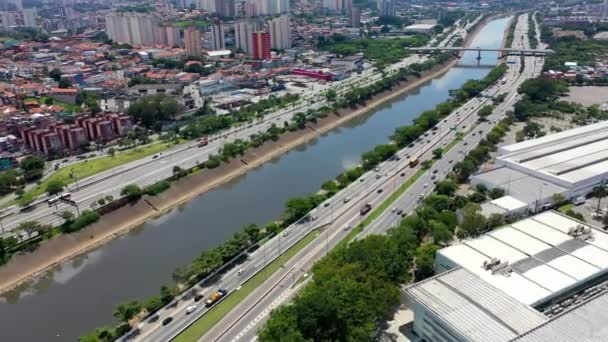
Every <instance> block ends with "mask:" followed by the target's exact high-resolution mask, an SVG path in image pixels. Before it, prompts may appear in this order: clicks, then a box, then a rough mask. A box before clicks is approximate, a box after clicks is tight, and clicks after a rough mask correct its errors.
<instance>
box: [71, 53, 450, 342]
mask: <svg viewBox="0 0 608 342" xmlns="http://www.w3.org/2000/svg"><path fill="white" fill-rule="evenodd" d="M434 61H436V62H437V63H439V62H442V61H445V59H442V58H441V57H440V56H438V57H437V58H436V59H435V60H434ZM425 67H426V68H430V67H432V65H430V64H429V63H427V64H425ZM412 73H415V71H412V70H411V69H400V70H399V71H397V72H395V73H394V74H392V75H391V76H387V77H385V78H383V79H382V80H380V81H378V82H377V83H378V84H377V85H375V86H374V85H372V86H369V87H365V88H366V90H365V91H364V92H365V93H366V94H369V95H366V96H361V94H362V91H361V90H355V89H353V90H351V92H355V93H358V94H359V95H358V96H357V102H356V103H353V102H345V101H342V100H343V99H338V96H337V94H336V95H335V96H331V95H330V96H329V97H330V98H333V100H334V101H335V102H334V106H333V108H332V107H328V106H325V107H322V108H320V109H318V110H308V111H306V112H302V113H297V114H295V115H294V117H293V119H292V120H291V122H285V123H284V124H283V127H279V126H277V125H275V124H273V125H271V127H270V128H269V129H268V130H267V131H266V132H261V133H257V134H254V135H252V136H251V137H250V139H249V140H247V141H245V140H235V141H234V142H232V143H227V144H225V145H224V146H222V148H221V149H220V151H219V153H218V154H217V155H212V156H210V157H209V160H208V161H207V162H206V163H205V166H206V167H207V168H213V167H217V166H219V164H221V162H224V161H228V160H230V159H232V158H234V157H236V156H238V155H242V154H243V153H244V152H245V151H246V150H247V149H249V148H252V147H257V146H260V145H261V144H263V143H264V142H265V141H267V140H276V139H278V137H279V135H280V134H282V133H284V132H286V131H294V130H297V129H302V128H304V127H305V124H306V122H314V121H316V120H317V119H319V118H322V117H325V116H327V115H328V113H329V112H331V111H332V110H333V111H335V110H337V109H338V108H341V107H343V106H354V105H356V104H358V103H362V102H364V101H366V100H367V99H368V98H369V97H371V96H372V95H373V94H375V93H377V92H380V91H383V90H385V89H387V88H390V87H392V86H393V85H394V84H395V83H397V82H400V81H402V80H404V79H406V76H407V75H411V74H412ZM346 97H349V96H348V94H347V95H345V96H344V98H346ZM296 100H298V97H297V96H291V97H283V98H274V97H271V98H269V99H267V100H264V101H263V102H260V103H258V106H255V107H253V108H252V107H247V108H244V109H243V110H242V111H240V112H241V114H242V115H241V116H240V117H241V120H250V119H253V118H257V117H259V116H260V115H264V113H265V112H267V111H268V110H269V109H271V108H273V109H275V108H277V107H279V108H280V107H284V106H286V105H288V104H289V103H292V102H294V101H296ZM231 124H233V121H232V120H231V119H229V117H228V116H203V117H202V118H201V119H200V120H199V121H198V122H197V123H195V124H194V125H191V126H190V127H187V128H185V129H184V130H182V132H181V133H180V134H183V135H184V137H187V138H190V139H192V138H196V137H198V136H202V135H206V134H211V133H214V132H217V131H219V130H220V129H221V128H220V127H224V128H226V127H229V126H230V125H231ZM216 129H217V130H216ZM396 148H397V147H396V146H395V145H393V144H388V145H382V146H379V147H377V148H375V149H374V150H372V151H369V152H366V153H364V154H363V156H362V159H363V163H364V165H363V166H357V167H355V168H353V169H350V170H347V171H345V172H343V173H342V174H340V175H339V176H338V177H336V179H335V180H332V181H327V182H325V183H323V185H322V189H323V190H324V191H323V192H322V193H315V194H311V195H308V196H302V197H296V198H292V199H290V200H288V201H287V202H286V204H285V211H284V213H283V214H282V215H281V219H280V220H279V221H276V222H270V223H268V224H267V225H266V226H265V227H264V228H263V229H262V228H261V227H258V226H257V225H255V224H250V225H247V226H245V227H243V230H242V232H241V233H236V234H235V235H234V236H233V237H232V238H231V239H229V240H228V241H226V242H225V243H223V244H222V245H220V246H218V247H215V248H213V249H211V250H209V251H204V252H202V253H201V255H200V256H199V257H197V258H196V259H195V260H193V261H192V262H191V263H190V264H188V265H184V266H181V267H178V268H177V269H176V270H175V271H174V272H173V280H174V281H175V284H174V285H169V286H166V285H163V286H161V291H160V295H158V296H154V297H151V298H149V299H148V300H146V301H144V302H143V303H142V302H139V301H128V302H126V303H123V304H121V305H119V306H118V307H117V309H116V311H115V317H117V318H118V319H119V320H120V321H121V323H120V324H119V325H118V326H115V327H104V328H100V329H97V330H96V331H94V332H92V333H89V334H87V335H85V336H83V337H81V340H82V341H98V340H100V339H101V340H107V339H109V338H117V337H118V336H120V335H121V334H124V333H126V332H127V331H128V321H129V320H130V319H132V318H133V317H134V316H135V315H137V314H139V313H140V312H141V311H142V310H145V312H146V313H147V314H151V313H153V312H154V311H156V310H158V309H159V308H161V307H162V306H164V305H166V304H168V303H169V302H170V301H171V300H173V299H174V298H175V296H176V295H177V294H178V293H179V292H180V290H181V289H182V288H184V287H187V286H190V285H194V284H196V283H197V282H199V281H201V280H202V279H204V278H205V277H208V276H209V275H211V274H212V273H214V272H217V271H218V269H222V268H223V267H225V266H231V265H227V263H228V262H230V261H231V260H233V259H235V258H237V257H238V256H240V255H242V256H243V257H244V254H243V253H244V252H246V251H248V250H250V249H252V248H255V246H257V243H258V242H259V241H260V240H261V239H262V238H264V237H268V236H274V235H275V234H277V233H279V232H280V231H281V230H283V229H285V228H286V227H288V226H289V225H291V224H292V223H294V222H296V221H298V220H300V219H305V217H306V216H307V215H308V212H310V210H312V209H313V208H315V207H316V206H318V205H320V204H321V203H322V202H323V201H325V200H326V199H328V198H330V197H331V196H333V195H334V194H335V193H337V192H338V191H339V190H340V189H343V188H345V187H347V186H348V185H349V184H350V183H352V182H354V181H355V180H357V179H358V178H359V177H360V176H361V175H362V174H363V173H364V172H365V170H366V169H369V168H372V167H373V166H374V165H376V164H377V163H379V162H380V161H382V160H385V159H387V158H389V157H390V156H391V155H393V154H394V153H395V152H396ZM144 193H146V189H141V188H139V187H138V186H137V185H134V184H132V185H128V186H127V187H125V188H124V189H123V190H122V192H121V195H122V196H126V197H128V198H130V199H132V200H135V199H138V198H139V197H141V195H143V194H144ZM102 336H105V338H104V337H102Z"/></svg>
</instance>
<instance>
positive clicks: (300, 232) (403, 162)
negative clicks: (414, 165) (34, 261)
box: [131, 56, 459, 341]
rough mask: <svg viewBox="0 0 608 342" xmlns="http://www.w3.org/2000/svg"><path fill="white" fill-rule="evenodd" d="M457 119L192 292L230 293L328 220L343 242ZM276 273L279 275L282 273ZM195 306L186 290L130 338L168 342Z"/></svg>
mask: <svg viewBox="0 0 608 342" xmlns="http://www.w3.org/2000/svg"><path fill="white" fill-rule="evenodd" d="M421 60H423V57H417V56H411V57H408V58H406V59H404V60H403V61H401V62H400V63H397V64H396V65H393V66H391V67H389V68H387V69H388V72H390V71H391V70H397V69H398V68H400V67H403V66H406V65H408V64H411V63H416V62H420V61H421ZM380 77H381V75H380V74H371V73H369V76H368V77H367V78H366V81H367V83H368V84H369V83H371V82H375V81H376V80H378V79H379V78H380ZM351 84H352V83H351ZM334 86H335V85H334ZM350 87H351V85H350V84H340V85H337V87H336V88H337V90H338V91H339V92H341V91H346V90H348V89H350ZM458 121H459V119H458V118H457V116H455V115H454V116H450V118H448V120H446V122H445V123H444V124H442V125H441V128H442V130H437V131H435V132H434V134H431V133H429V137H426V138H425V140H424V141H422V142H421V143H416V144H415V145H414V147H412V148H408V149H407V150H404V151H401V152H400V153H399V155H400V157H401V159H400V160H398V161H389V162H385V163H382V164H381V165H380V170H379V171H378V172H376V171H371V172H368V173H367V174H365V175H363V176H362V177H361V178H360V179H359V180H358V181H355V182H353V183H352V184H350V185H349V186H348V187H347V188H346V189H343V190H342V191H340V192H339V193H338V194H336V195H335V196H334V197H333V198H331V199H330V200H328V201H326V202H325V203H322V204H321V205H320V206H319V207H318V208H315V209H314V210H313V211H311V213H310V214H309V216H308V217H310V218H313V217H314V218H316V219H311V220H307V221H305V222H304V221H302V222H299V223H296V224H293V225H292V226H290V227H288V228H287V229H286V231H287V232H288V233H287V235H286V236H284V235H281V236H277V237H275V238H273V239H272V240H271V241H269V242H267V243H266V244H264V245H263V247H262V248H261V249H259V250H257V251H256V252H254V253H252V254H251V255H249V256H248V258H247V260H246V261H245V263H244V264H242V265H240V266H239V267H236V268H235V269H234V270H232V271H230V272H228V273H226V274H224V275H222V277H221V279H220V280H219V281H218V282H216V283H215V284H214V285H213V286H205V285H201V284H199V285H197V286H195V290H196V291H197V293H200V294H203V295H204V296H205V297H207V296H208V295H209V294H211V293H212V292H213V291H215V290H217V289H218V288H223V289H227V290H229V291H230V292H232V291H238V288H239V286H240V285H241V284H242V283H243V282H245V281H246V280H247V279H248V278H249V277H251V276H253V275H255V274H256V273H257V272H258V271H259V270H261V269H262V268H263V267H264V266H265V265H266V264H267V263H269V262H271V261H272V260H273V259H274V258H275V257H277V256H278V255H280V253H281V252H282V251H284V250H285V249H286V248H288V247H290V246H291V245H293V244H295V243H296V242H297V241H299V240H301V239H302V238H303V237H304V236H306V235H307V234H308V233H310V232H311V231H312V230H314V229H319V228H324V227H327V226H329V225H330V224H331V226H332V227H335V226H336V225H338V226H340V227H341V229H338V232H337V233H336V232H334V233H331V232H330V230H326V231H327V232H330V233H328V234H330V236H326V240H327V241H328V242H329V243H330V245H331V243H332V241H336V242H337V241H339V240H341V239H342V238H343V235H344V234H347V233H348V231H346V230H344V227H345V226H351V225H352V226H354V225H356V224H357V223H358V222H359V221H360V220H361V219H362V217H363V216H361V215H360V214H359V210H360V208H361V207H362V206H363V205H364V204H365V203H370V204H372V205H374V204H376V203H377V202H378V201H381V200H383V199H385V198H386V196H388V193H389V191H388V190H389V188H391V187H394V186H395V184H397V182H398V181H397V179H404V178H405V177H407V176H408V175H410V174H411V173H412V172H413V170H414V169H410V168H409V166H408V158H407V157H406V156H407V155H408V153H411V154H412V155H415V154H422V153H424V152H427V151H428V150H429V149H430V148H431V147H432V146H434V144H435V143H436V142H437V141H439V139H442V138H443V137H444V134H450V135H451V136H452V137H453V136H454V134H455V133H454V132H452V131H450V130H449V127H450V126H449V125H456V124H457V122H458ZM370 189H375V190H374V191H377V190H378V189H382V191H381V192H380V193H379V192H373V191H372V193H370V192H369V191H370ZM385 190H387V191H385ZM345 217H347V219H345ZM326 247H327V246H326ZM321 249H322V248H320V247H318V245H317V248H316V249H315V250H317V251H318V252H319V253H320V252H321V251H320V250H321ZM295 259H297V260H299V262H300V264H299V265H300V267H309V266H310V264H308V263H306V262H305V260H311V263H312V262H314V261H315V260H317V258H316V257H313V256H308V257H303V258H298V257H296V258H295ZM284 267H286V266H284ZM239 269H242V272H239V271H238V270H239ZM284 269H285V268H284ZM297 269H298V268H295V269H293V270H292V273H290V274H291V275H290V276H285V275H284V274H283V276H285V279H287V278H290V277H291V279H292V281H293V280H294V279H296V275H298V276H299V274H300V273H298V272H297ZM278 273H279V274H282V272H278ZM275 277H276V276H275V275H273V276H272V278H271V280H272V279H274V278H275ZM258 290H259V289H258ZM251 297H252V296H248V298H251ZM193 304H194V301H193V298H192V295H191V290H188V291H186V295H184V296H180V297H179V298H178V299H177V301H176V303H172V304H171V305H169V306H168V307H165V308H163V309H161V310H159V312H158V317H153V318H154V319H153V320H150V319H148V320H147V321H145V322H143V323H142V324H140V327H139V334H138V335H137V336H133V338H131V339H132V340H138V341H148V340H154V341H167V340H170V339H172V338H173V337H174V336H176V335H177V334H179V332H181V331H182V330H183V329H184V328H186V327H187V326H189V325H190V324H191V323H192V322H194V321H195V320H196V319H198V318H199V317H200V316H202V315H203V314H204V313H206V312H207V311H208V309H207V308H205V307H204V303H203V301H201V302H199V303H198V304H197V305H198V307H197V310H196V311H195V312H193V313H191V314H189V315H186V313H185V308H186V307H188V306H190V305H193ZM169 316H171V317H173V318H174V320H173V322H171V323H170V324H168V325H167V326H162V324H161V322H162V320H163V319H165V318H166V317H169Z"/></svg>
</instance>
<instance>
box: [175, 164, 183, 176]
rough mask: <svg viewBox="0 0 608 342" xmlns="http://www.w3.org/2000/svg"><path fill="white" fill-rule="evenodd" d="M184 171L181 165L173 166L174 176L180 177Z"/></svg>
mask: <svg viewBox="0 0 608 342" xmlns="http://www.w3.org/2000/svg"><path fill="white" fill-rule="evenodd" d="M183 173H184V169H182V168H181V167H179V166H178V165H175V166H174V167H173V176H174V177H179V176H181V175H182V174H183Z"/></svg>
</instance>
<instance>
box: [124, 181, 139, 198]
mask: <svg viewBox="0 0 608 342" xmlns="http://www.w3.org/2000/svg"><path fill="white" fill-rule="evenodd" d="M142 194H143V192H142V190H141V188H140V187H139V186H138V185H137V184H129V185H127V186H125V187H124V188H122V190H121V191H120V195H122V196H125V197H129V198H132V199H137V198H139V197H141V195H142Z"/></svg>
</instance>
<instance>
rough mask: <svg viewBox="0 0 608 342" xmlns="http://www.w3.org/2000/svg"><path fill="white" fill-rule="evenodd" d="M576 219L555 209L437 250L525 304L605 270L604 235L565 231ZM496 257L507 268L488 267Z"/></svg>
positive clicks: (575, 222)
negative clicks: (508, 270) (506, 271)
mask: <svg viewBox="0 0 608 342" xmlns="http://www.w3.org/2000/svg"><path fill="white" fill-rule="evenodd" d="M580 224H581V223H580V222H578V221H575V220H573V219H571V218H568V217H566V216H563V215H561V214H559V213H557V212H552V213H542V214H539V215H537V216H533V217H530V218H527V219H524V220H521V221H518V222H514V223H512V224H511V225H510V226H506V227H503V228H500V229H497V230H494V231H492V232H489V233H487V234H484V235H481V236H479V237H477V238H475V239H469V240H464V241H462V242H461V243H459V244H455V245H452V246H449V247H446V248H444V249H441V250H439V251H438V252H437V253H438V255H440V256H441V257H442V258H446V259H447V260H450V261H451V262H452V263H454V264H456V265H458V266H461V267H463V268H466V269H468V270H469V271H470V272H472V273H474V274H475V275H477V276H478V277H479V278H481V279H483V280H485V281H487V282H488V283H490V284H491V285H493V286H494V287H496V288H499V289H502V290H503V291H505V292H506V293H507V294H508V295H510V296H511V297H513V298H515V299H517V300H519V301H520V302H522V303H524V304H533V303H539V302H542V301H543V300H544V299H546V298H547V297H548V296H551V295H552V294H556V293H559V292H561V291H564V290H567V289H569V288H571V287H572V286H574V285H575V284H577V283H578V282H580V281H584V280H585V279H588V278H590V277H595V276H596V275H599V274H601V273H602V271H603V270H605V269H606V265H607V264H608V261H607V260H606V259H605V258H606V256H608V254H607V253H608V251H604V250H603V249H602V248H601V247H602V246H603V245H604V243H606V244H608V234H606V233H604V232H602V231H600V230H598V229H595V228H592V235H591V237H592V239H589V240H583V239H578V238H574V237H573V236H571V235H569V234H568V230H569V229H571V228H573V227H576V226H578V225H580ZM493 258H496V259H498V260H499V262H500V263H506V265H507V266H510V267H511V270H512V272H511V273H509V274H507V275H505V274H503V273H502V272H492V271H491V270H487V269H485V268H484V267H482V265H483V263H484V262H486V261H490V260H491V259H493Z"/></svg>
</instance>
